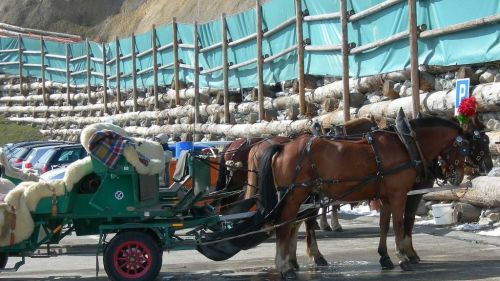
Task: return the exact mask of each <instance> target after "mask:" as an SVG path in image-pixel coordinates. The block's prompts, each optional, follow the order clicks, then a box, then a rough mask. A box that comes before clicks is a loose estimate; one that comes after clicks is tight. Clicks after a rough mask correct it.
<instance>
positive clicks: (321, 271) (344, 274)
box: [158, 260, 500, 281]
mask: <svg viewBox="0 0 500 281" xmlns="http://www.w3.org/2000/svg"><path fill="white" fill-rule="evenodd" d="M499 262H500V261H497V260H476V261H472V262H471V261H453V262H431V261H426V262H422V263H421V264H418V265H416V270H415V271H410V272H404V271H401V270H400V269H399V268H398V267H396V269H394V270H392V271H385V270H380V267H379V266H378V264H371V263H369V264H366V263H364V262H361V263H359V262H356V261H351V262H344V263H334V264H333V265H330V266H328V267H320V268H315V267H313V266H309V267H308V266H306V267H301V270H300V271H299V272H298V278H297V280H336V281H348V280H349V281H352V280H360V281H363V280H367V281H368V280H394V281H396V280H405V281H406V280H409V281H416V280H421V281H424V280H425V281H429V280H440V281H454V280H478V279H485V278H493V277H498V272H497V271H492V270H491V268H494V267H496V266H498V264H499ZM158 280H190V281H197V280H210V281H228V280H238V281H257V280H271V281H274V280H281V276H280V274H279V273H278V272H276V271H275V270H274V269H270V268H251V269H248V270H238V271H232V270H224V271H211V272H203V273H191V272H177V273H174V274H168V273H164V274H162V275H161V276H160V277H159V279H158Z"/></svg>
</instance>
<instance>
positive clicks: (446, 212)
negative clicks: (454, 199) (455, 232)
mask: <svg viewBox="0 0 500 281" xmlns="http://www.w3.org/2000/svg"><path fill="white" fill-rule="evenodd" d="M432 214H433V216H434V222H435V223H436V225H446V224H452V223H455V222H454V221H453V205H452V204H434V205H432Z"/></svg>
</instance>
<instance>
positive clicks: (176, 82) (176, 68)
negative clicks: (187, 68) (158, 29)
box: [172, 17, 181, 105]
mask: <svg viewBox="0 0 500 281" xmlns="http://www.w3.org/2000/svg"><path fill="white" fill-rule="evenodd" d="M172 35H173V41H174V42H173V51H174V87H175V105H180V104H181V96H180V93H179V90H180V89H179V87H180V85H179V42H178V40H177V19H176V18H175V17H174V18H173V19H172Z"/></svg>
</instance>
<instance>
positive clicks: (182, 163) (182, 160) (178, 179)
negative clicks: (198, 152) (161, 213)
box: [160, 150, 190, 197]
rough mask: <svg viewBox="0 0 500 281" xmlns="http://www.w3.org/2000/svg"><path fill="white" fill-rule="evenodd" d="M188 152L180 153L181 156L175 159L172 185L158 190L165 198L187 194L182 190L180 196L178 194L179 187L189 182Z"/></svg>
mask: <svg viewBox="0 0 500 281" xmlns="http://www.w3.org/2000/svg"><path fill="white" fill-rule="evenodd" d="M188 156H189V151H187V150H183V151H181V155H180V156H179V158H178V159H177V164H176V166H175V171H174V175H173V183H172V184H171V185H170V187H168V188H160V192H161V194H162V195H163V196H165V197H179V196H180V197H182V196H183V195H185V193H186V192H187V191H186V190H184V189H182V194H179V190H181V187H183V185H184V184H185V183H186V181H188V180H189V178H190V175H189V165H188Z"/></svg>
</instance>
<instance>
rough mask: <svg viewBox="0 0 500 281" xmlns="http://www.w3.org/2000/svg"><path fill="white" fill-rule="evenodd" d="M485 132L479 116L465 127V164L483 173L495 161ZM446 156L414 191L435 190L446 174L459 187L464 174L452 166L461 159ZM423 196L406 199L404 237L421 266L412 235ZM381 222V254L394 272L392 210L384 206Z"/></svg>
mask: <svg viewBox="0 0 500 281" xmlns="http://www.w3.org/2000/svg"><path fill="white" fill-rule="evenodd" d="M484 129H485V126H484V125H483V124H482V123H481V122H480V121H479V120H478V118H477V116H475V117H474V118H472V119H471V122H470V123H468V124H465V125H464V126H463V132H464V135H465V137H466V139H468V140H470V153H469V155H468V157H466V159H465V161H466V162H465V164H466V166H471V167H473V168H474V169H477V170H478V172H479V173H480V174H486V173H488V172H489V171H490V170H491V169H492V168H493V161H492V159H491V155H490V152H489V143H490V141H489V138H488V136H487V135H486V134H485V132H484ZM451 153H453V152H451V151H450V154H451ZM454 153H457V151H454ZM471 156H472V157H471ZM442 157H443V158H444V159H442V162H441V166H440V167H437V168H438V171H436V169H434V171H435V172H434V173H432V169H431V175H430V177H429V178H427V179H426V180H425V181H422V182H420V183H418V184H416V185H415V186H414V187H413V189H414V190H418V189H424V188H430V187H432V186H433V184H434V181H435V179H437V178H442V177H443V176H442V175H450V176H451V178H450V179H448V181H450V183H451V184H454V185H458V184H459V183H460V181H461V179H462V178H461V177H460V175H458V176H457V175H456V172H454V171H453V169H454V167H455V165H453V163H451V159H452V158H456V157H457V156H456V155H449V154H448V155H443V156H442ZM435 163H437V162H435ZM446 163H448V164H446ZM445 180H446V179H445ZM422 197H423V194H417V195H410V196H408V197H407V199H406V208H405V214H404V238H403V242H402V244H403V247H404V248H405V252H406V253H407V256H408V258H409V260H410V262H411V263H412V264H415V263H418V262H419V261H420V257H419V256H418V254H417V252H416V251H415V249H414V248H413V241H412V233H413V226H414V224H415V214H416V212H417V209H418V205H419V203H420V201H421V200H422ZM380 221H381V223H380V232H381V236H380V243H379V248H378V252H379V254H380V256H381V258H380V264H381V265H382V267H383V268H386V269H392V268H393V267H394V265H393V264H392V262H391V260H390V258H389V255H388V253H387V245H386V238H387V231H388V230H389V221H390V211H389V210H388V206H382V208H381V212H380ZM410 268H411V266H410Z"/></svg>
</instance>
